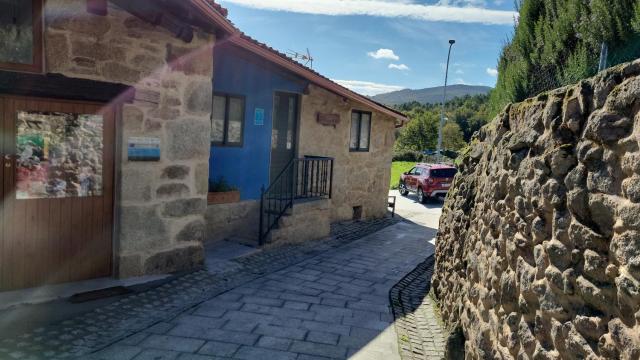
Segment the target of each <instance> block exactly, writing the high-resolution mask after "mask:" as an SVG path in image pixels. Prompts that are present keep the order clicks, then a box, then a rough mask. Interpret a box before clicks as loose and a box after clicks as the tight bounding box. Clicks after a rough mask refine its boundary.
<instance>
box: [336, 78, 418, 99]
mask: <svg viewBox="0 0 640 360" xmlns="http://www.w3.org/2000/svg"><path fill="white" fill-rule="evenodd" d="M333 81H335V82H337V83H338V84H340V85H342V86H344V87H346V88H347V89H349V90H352V91H355V92H357V93H359V94H362V95H367V96H373V95H378V94H384V93H388V92H392V91H398V90H402V89H405V88H404V87H402V86H395V85H386V84H378V83H374V82H369V81H359V80H333Z"/></svg>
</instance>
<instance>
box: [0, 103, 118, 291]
mask: <svg viewBox="0 0 640 360" xmlns="http://www.w3.org/2000/svg"><path fill="white" fill-rule="evenodd" d="M114 131H115V121H114V112H113V108H111V107H108V106H101V105H98V104H90V103H84V102H74V101H59V100H46V99H39V98H24V97H9V96H0V160H1V162H2V165H1V167H0V185H1V186H0V198H1V199H2V201H1V202H0V290H11V289H19V288H26V287H33V286H39V285H44V284H54V283H61V282H68V281H78V280H85V279H91V278H97V277H104V276H109V275H111V268H112V266H111V258H112V245H111V234H112V224H113V177H114V174H113V169H114Z"/></svg>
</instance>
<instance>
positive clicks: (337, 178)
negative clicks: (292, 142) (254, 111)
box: [298, 85, 395, 221]
mask: <svg viewBox="0 0 640 360" xmlns="http://www.w3.org/2000/svg"><path fill="white" fill-rule="evenodd" d="M352 110H362V111H372V112H373V117H372V123H371V144H370V146H369V148H370V150H369V151H368V152H350V151H349V137H350V131H351V111H352ZM319 112H320V113H327V114H329V113H331V114H338V115H340V123H339V124H337V125H336V126H335V127H333V126H324V125H321V124H319V123H318V122H317V121H316V119H317V114H318V113H319ZM394 129H395V119H394V118H392V117H390V116H387V115H384V114H381V113H379V112H375V111H373V110H372V109H369V108H367V107H366V106H363V105H360V104H359V103H354V102H353V101H351V100H348V99H344V98H342V97H341V96H338V95H335V94H334V93H331V92H329V91H326V90H324V89H322V88H320V87H317V86H314V85H310V86H309V91H308V95H304V96H303V98H302V117H301V121H300V131H299V139H300V140H299V144H300V145H299V149H298V156H301V157H302V156H305V155H313V156H328V157H333V158H335V164H334V171H335V174H334V178H333V198H332V201H331V212H330V216H331V221H341V220H351V219H352V217H353V207H355V206H362V216H363V218H377V217H382V216H384V215H385V213H386V211H387V195H388V193H389V181H390V171H391V158H392V151H391V150H392V147H393V143H394V141H395V138H394V136H395V135H394Z"/></svg>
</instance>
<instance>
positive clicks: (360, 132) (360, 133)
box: [349, 110, 371, 151]
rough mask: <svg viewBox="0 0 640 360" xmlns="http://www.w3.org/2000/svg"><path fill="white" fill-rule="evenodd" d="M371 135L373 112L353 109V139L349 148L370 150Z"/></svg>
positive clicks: (352, 149)
mask: <svg viewBox="0 0 640 360" xmlns="http://www.w3.org/2000/svg"><path fill="white" fill-rule="evenodd" d="M370 135H371V113H370V112H364V111H355V110H354V111H353V112H352V113H351V140H350V141H349V150H351V151H369V141H370V137H371V136H370Z"/></svg>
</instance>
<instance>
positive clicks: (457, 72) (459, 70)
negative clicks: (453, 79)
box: [456, 69, 464, 75]
mask: <svg viewBox="0 0 640 360" xmlns="http://www.w3.org/2000/svg"><path fill="white" fill-rule="evenodd" d="M456 74H458V75H462V74H464V70H462V69H457V70H456Z"/></svg>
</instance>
